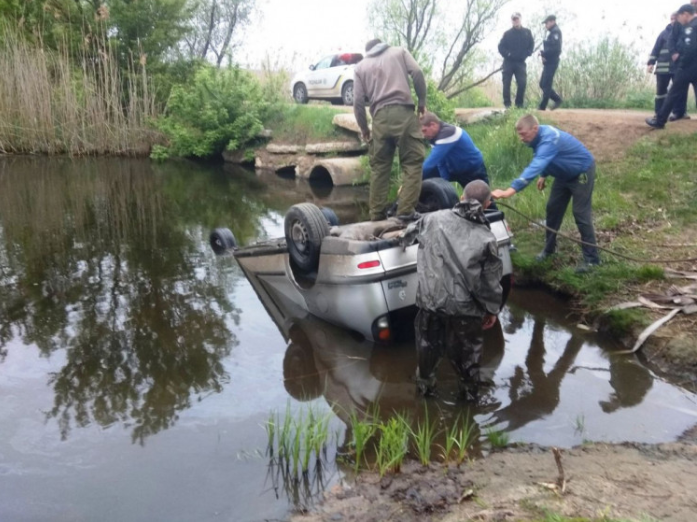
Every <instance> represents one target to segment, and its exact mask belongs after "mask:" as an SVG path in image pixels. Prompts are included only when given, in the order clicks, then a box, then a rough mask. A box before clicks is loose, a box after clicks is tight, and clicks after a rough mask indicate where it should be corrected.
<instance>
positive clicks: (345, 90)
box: [341, 81, 353, 105]
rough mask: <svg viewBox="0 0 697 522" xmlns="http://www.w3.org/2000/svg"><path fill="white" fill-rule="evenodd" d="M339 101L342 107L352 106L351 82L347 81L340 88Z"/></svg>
mask: <svg viewBox="0 0 697 522" xmlns="http://www.w3.org/2000/svg"><path fill="white" fill-rule="evenodd" d="M341 100H342V101H343V102H344V105H353V82H352V81H348V82H346V83H345V84H344V86H343V87H342V88H341Z"/></svg>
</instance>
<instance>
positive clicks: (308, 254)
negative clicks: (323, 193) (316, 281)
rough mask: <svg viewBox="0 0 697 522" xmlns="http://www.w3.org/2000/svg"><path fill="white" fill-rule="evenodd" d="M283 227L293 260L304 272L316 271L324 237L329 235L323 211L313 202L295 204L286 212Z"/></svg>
mask: <svg viewBox="0 0 697 522" xmlns="http://www.w3.org/2000/svg"><path fill="white" fill-rule="evenodd" d="M283 228H284V231H285V235H286V245H287V246H288V254H289V255H290V259H291V261H293V263H294V264H295V266H296V267H297V268H298V269H299V270H300V271H302V272H304V273H311V272H314V271H316V270H317V267H318V266H319V253H320V249H321V248H322V238H324V237H325V236H328V235H329V223H327V219H326V218H325V217H324V214H322V211H321V210H320V209H319V208H318V207H317V206H316V205H313V204H312V203H299V204H298V205H293V206H292V207H290V209H289V210H288V212H286V218H285V222H284V227H283Z"/></svg>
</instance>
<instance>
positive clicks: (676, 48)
mask: <svg viewBox="0 0 697 522" xmlns="http://www.w3.org/2000/svg"><path fill="white" fill-rule="evenodd" d="M690 4H692V7H694V8H695V12H697V0H690ZM683 31H684V27H683V26H682V24H679V23H675V24H673V30H672V32H671V34H670V37H669V38H668V50H669V51H670V56H671V60H672V61H673V69H675V68H677V61H678V59H679V57H680V52H681V51H682V43H683ZM692 89H693V90H694V91H695V98H697V82H695V83H693V84H692ZM688 91H689V89H688ZM687 94H688V93H687V91H686V92H685V95H684V96H683V97H682V98H680V99H679V100H677V101H676V102H675V106H674V107H673V114H671V115H670V117H669V118H668V121H676V120H682V119H685V120H689V119H690V116H689V115H688V114H687Z"/></svg>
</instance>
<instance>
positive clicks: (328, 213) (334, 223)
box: [321, 207, 339, 227]
mask: <svg viewBox="0 0 697 522" xmlns="http://www.w3.org/2000/svg"><path fill="white" fill-rule="evenodd" d="M321 210H322V214H323V215H324V219H326V220H327V223H329V226H330V227H338V226H339V216H337V215H336V212H334V211H333V210H332V209H331V208H329V207H322V209H321Z"/></svg>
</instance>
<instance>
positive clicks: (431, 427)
mask: <svg viewBox="0 0 697 522" xmlns="http://www.w3.org/2000/svg"><path fill="white" fill-rule="evenodd" d="M407 427H408V428H409V433H410V434H411V437H412V439H413V440H414V446H416V454H417V455H418V457H419V461H420V462H421V464H422V465H423V466H428V465H429V464H430V463H431V449H432V448H433V441H434V440H435V438H436V435H437V434H438V433H437V431H436V426H435V423H431V422H429V420H428V408H426V407H424V420H423V421H421V420H420V421H418V422H417V424H416V429H413V428H412V427H411V426H409V425H407Z"/></svg>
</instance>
